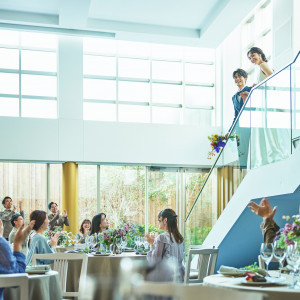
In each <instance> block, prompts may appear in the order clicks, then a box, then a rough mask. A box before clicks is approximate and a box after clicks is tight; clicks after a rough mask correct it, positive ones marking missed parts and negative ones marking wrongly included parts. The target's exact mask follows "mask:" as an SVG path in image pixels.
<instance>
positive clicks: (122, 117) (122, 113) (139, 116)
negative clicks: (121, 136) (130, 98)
mask: <svg viewBox="0 0 300 300" xmlns="http://www.w3.org/2000/svg"><path fill="white" fill-rule="evenodd" d="M119 121H120V122H139V123H149V122H150V109H149V106H137V105H122V104H120V105H119Z"/></svg>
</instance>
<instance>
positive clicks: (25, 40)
mask: <svg viewBox="0 0 300 300" xmlns="http://www.w3.org/2000/svg"><path fill="white" fill-rule="evenodd" d="M56 51H57V38H56V36H55V35H51V34H42V33H32V32H18V31H12V30H0V116H11V117H32V118H57V53H56Z"/></svg>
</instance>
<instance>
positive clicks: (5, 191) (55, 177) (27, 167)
mask: <svg viewBox="0 0 300 300" xmlns="http://www.w3.org/2000/svg"><path fill="white" fill-rule="evenodd" d="M61 171H62V167H61V164H38V163H0V195H1V197H2V199H3V197H5V196H10V197H11V198H12V199H13V203H14V205H15V206H16V207H17V208H18V209H19V205H20V202H22V203H23V210H24V212H25V219H26V221H28V219H29V215H30V212H31V211H33V210H36V209H42V210H45V211H46V212H48V203H49V202H51V201H54V202H56V203H57V204H58V205H59V207H60V208H61V204H62V201H61V200H62V199H61V198H62V196H61V186H62V172H61ZM2 208H3V207H2ZM2 208H1V210H2Z"/></svg>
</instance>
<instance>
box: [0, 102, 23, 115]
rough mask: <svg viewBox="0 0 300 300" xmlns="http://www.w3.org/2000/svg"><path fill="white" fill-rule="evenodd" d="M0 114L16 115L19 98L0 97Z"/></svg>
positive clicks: (17, 113)
mask: <svg viewBox="0 0 300 300" xmlns="http://www.w3.org/2000/svg"><path fill="white" fill-rule="evenodd" d="M0 116H8V117H18V116H19V99H18V98H0Z"/></svg>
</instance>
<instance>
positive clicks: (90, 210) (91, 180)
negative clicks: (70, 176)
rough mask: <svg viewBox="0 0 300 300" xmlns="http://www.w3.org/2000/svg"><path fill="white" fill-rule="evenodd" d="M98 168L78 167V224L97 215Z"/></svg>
mask: <svg viewBox="0 0 300 300" xmlns="http://www.w3.org/2000/svg"><path fill="white" fill-rule="evenodd" d="M97 213H98V212H97V166H96V165H93V166H87V165H79V166H78V224H79V226H80V225H81V223H82V221H83V220H84V219H89V220H91V221H92V218H93V216H95V215H96V214H97Z"/></svg>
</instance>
